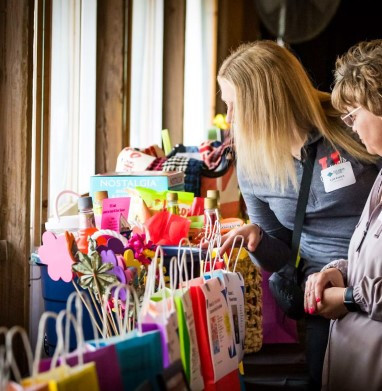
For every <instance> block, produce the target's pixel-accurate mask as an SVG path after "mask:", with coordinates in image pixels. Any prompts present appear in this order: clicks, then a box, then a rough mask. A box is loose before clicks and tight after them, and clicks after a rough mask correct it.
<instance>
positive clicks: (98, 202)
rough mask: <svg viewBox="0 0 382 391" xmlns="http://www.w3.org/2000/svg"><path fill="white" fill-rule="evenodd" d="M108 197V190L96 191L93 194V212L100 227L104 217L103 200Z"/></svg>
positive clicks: (97, 225) (99, 227)
mask: <svg viewBox="0 0 382 391" xmlns="http://www.w3.org/2000/svg"><path fill="white" fill-rule="evenodd" d="M105 198H108V193H107V190H100V191H95V192H94V195H93V212H94V219H95V224H96V227H97V228H98V229H101V219H102V200H104V199H105Z"/></svg>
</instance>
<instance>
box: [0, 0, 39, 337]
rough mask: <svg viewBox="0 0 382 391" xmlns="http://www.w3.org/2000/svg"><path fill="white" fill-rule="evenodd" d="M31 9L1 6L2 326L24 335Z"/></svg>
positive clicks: (15, 1) (18, 3)
mask: <svg viewBox="0 0 382 391" xmlns="http://www.w3.org/2000/svg"><path fill="white" fill-rule="evenodd" d="M33 8H34V2H33V1H29V0H8V1H5V0H2V1H0V140H1V143H0V156H1V159H2V161H1V164H0V178H1V179H0V183H1V192H0V205H1V209H0V211H1V212H0V239H2V240H6V241H7V252H8V257H7V258H8V260H7V261H6V262H1V263H0V276H1V284H0V307H1V308H0V325H2V326H8V327H10V326H13V325H20V326H22V327H24V328H26V329H27V330H28V318H29V316H28V315H29V286H28V285H29V264H28V259H29V253H30V231H29V226H30V185H31V179H30V177H31V172H30V170H31V168H30V160H31V128H32V72H33V52H32V48H33V16H34V15H33Z"/></svg>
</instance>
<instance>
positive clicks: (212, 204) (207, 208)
mask: <svg viewBox="0 0 382 391" xmlns="http://www.w3.org/2000/svg"><path fill="white" fill-rule="evenodd" d="M216 221H219V210H218V201H217V199H216V198H209V197H206V198H205V199H204V226H206V227H211V228H210V229H211V230H212V229H213V228H214V225H215V222H216Z"/></svg>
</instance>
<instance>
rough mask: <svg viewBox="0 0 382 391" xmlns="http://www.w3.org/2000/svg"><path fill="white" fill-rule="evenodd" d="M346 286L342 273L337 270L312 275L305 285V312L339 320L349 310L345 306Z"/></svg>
mask: <svg viewBox="0 0 382 391" xmlns="http://www.w3.org/2000/svg"><path fill="white" fill-rule="evenodd" d="M344 291H345V284H344V279H343V277H342V273H341V272H340V271H339V270H338V269H336V268H330V269H326V270H325V271H323V272H319V273H313V274H311V275H310V276H309V277H308V279H307V281H306V285H305V297H304V307H305V312H306V313H308V314H311V315H313V314H314V315H321V316H323V317H324V318H328V319H338V318H341V317H342V316H344V315H345V314H346V313H347V312H348V310H347V309H346V307H345V305H344Z"/></svg>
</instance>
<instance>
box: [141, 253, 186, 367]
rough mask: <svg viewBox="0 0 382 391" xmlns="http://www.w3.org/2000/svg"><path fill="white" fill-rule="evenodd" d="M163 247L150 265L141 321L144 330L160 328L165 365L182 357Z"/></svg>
mask: <svg viewBox="0 0 382 391" xmlns="http://www.w3.org/2000/svg"><path fill="white" fill-rule="evenodd" d="M159 254H160V262H159V289H158V291H157V292H154V290H155V279H156V271H157V259H158V255H159ZM163 259H164V254H163V249H162V247H161V246H158V247H157V249H156V253H155V256H154V259H153V261H152V263H151V265H150V266H149V276H148V278H147V281H146V292H145V297H144V299H143V303H142V310H141V322H142V328H143V331H151V330H159V331H160V333H161V337H162V352H163V366H164V368H167V367H168V366H169V365H170V364H171V363H173V362H175V361H176V360H178V359H180V348H179V337H178V335H179V331H178V319H177V315H176V311H175V304H174V297H173V294H172V291H171V290H170V289H167V288H166V286H165V281H164V273H163Z"/></svg>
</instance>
